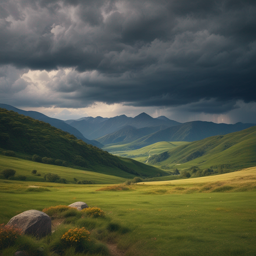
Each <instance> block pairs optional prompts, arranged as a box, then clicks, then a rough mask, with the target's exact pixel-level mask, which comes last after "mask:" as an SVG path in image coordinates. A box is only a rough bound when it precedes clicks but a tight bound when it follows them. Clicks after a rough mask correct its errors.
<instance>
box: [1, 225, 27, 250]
mask: <svg viewBox="0 0 256 256" xmlns="http://www.w3.org/2000/svg"><path fill="white" fill-rule="evenodd" d="M21 234H22V230H21V229H19V228H16V227H14V226H7V225H6V226H5V225H4V224H1V225H0V249H3V248H6V247H8V246H11V245H12V244H14V243H15V241H16V239H17V238H18V237H19V236H20V235H21Z"/></svg>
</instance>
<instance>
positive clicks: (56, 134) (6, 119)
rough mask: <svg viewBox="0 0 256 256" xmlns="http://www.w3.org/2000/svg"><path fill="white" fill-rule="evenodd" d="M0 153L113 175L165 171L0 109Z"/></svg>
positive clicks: (146, 174)
mask: <svg viewBox="0 0 256 256" xmlns="http://www.w3.org/2000/svg"><path fill="white" fill-rule="evenodd" d="M0 140H1V148H2V150H0V152H3V151H4V150H12V151H15V152H16V155H17V156H21V154H23V155H25V156H26V157H28V158H30V159H31V157H32V159H33V160H35V161H38V162H43V163H48V164H56V165H65V166H67V165H69V166H78V167H82V168H86V169H87V170H92V171H98V172H104V173H105V171H104V170H105V169H107V170H108V171H109V170H112V173H115V174H114V175H116V176H121V177H123V176H124V173H126V174H131V175H134V176H138V175H142V176H159V175H164V174H165V173H164V172H163V171H161V170H158V169H156V168H153V167H149V166H147V165H143V164H141V163H138V162H136V161H133V160H124V159H121V158H118V157H116V156H113V155H111V154H109V153H108V152H106V151H103V150H101V149H99V148H97V147H94V146H92V145H89V144H86V143H85V142H83V141H82V140H78V139H77V138H76V137H75V136H73V135H70V134H69V133H66V132H63V131H62V130H59V129H57V128H55V127H52V126H51V125H49V124H47V123H44V122H42V121H37V120H35V119H32V118H30V117H27V116H23V115H19V114H17V113H15V112H13V111H7V110H5V109H0ZM3 149H4V150H3Z"/></svg>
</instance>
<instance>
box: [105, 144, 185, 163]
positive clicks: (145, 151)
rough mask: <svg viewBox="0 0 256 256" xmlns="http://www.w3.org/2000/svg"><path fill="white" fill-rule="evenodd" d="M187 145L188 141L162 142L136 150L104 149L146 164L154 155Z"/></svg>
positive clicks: (119, 147) (119, 146) (113, 147)
mask: <svg viewBox="0 0 256 256" xmlns="http://www.w3.org/2000/svg"><path fill="white" fill-rule="evenodd" d="M187 143H188V142H186V141H173V142H170V141H161V142H157V143H154V144H152V145H149V146H146V147H143V148H139V149H135V150H125V148H124V145H112V146H108V147H106V148H104V149H105V150H109V151H110V152H111V153H112V154H115V155H118V156H123V157H128V158H132V159H134V160H136V161H140V162H142V163H146V162H147V160H148V158H149V157H150V156H152V155H155V154H161V153H163V152H165V151H168V150H170V149H173V148H175V147H178V146H181V145H185V144H187Z"/></svg>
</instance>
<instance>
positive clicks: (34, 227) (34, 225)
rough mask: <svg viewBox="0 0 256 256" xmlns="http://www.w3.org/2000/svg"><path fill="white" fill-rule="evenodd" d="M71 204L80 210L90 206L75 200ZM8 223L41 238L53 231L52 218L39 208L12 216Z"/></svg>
mask: <svg viewBox="0 0 256 256" xmlns="http://www.w3.org/2000/svg"><path fill="white" fill-rule="evenodd" d="M69 206H70V207H75V208H77V210H79V211H81V210H82V209H84V208H88V205H87V204H86V203H84V202H75V203H73V204H70V205H69ZM7 225H9V226H15V227H17V228H20V229H21V230H22V232H23V233H24V234H26V235H33V236H36V237H39V238H40V237H44V236H46V235H48V234H51V231H52V227H51V226H52V223H51V218H50V217H49V216H48V215H47V214H46V213H44V212H41V211H38V210H28V211H25V212H22V213H20V214H18V215H16V216H14V217H12V218H11V219H10V220H9V222H8V223H7Z"/></svg>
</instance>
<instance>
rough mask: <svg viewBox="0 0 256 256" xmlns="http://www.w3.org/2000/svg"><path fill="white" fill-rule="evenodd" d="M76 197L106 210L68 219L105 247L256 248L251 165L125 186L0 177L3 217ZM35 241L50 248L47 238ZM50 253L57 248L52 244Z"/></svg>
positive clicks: (227, 251)
mask: <svg viewBox="0 0 256 256" xmlns="http://www.w3.org/2000/svg"><path fill="white" fill-rule="evenodd" d="M46 166H47V165H46ZM54 167H55V168H58V167H56V166H54ZM24 169H25V168H24ZM87 175H88V174H87ZM101 175H102V174H101ZM99 178H100V176H99ZM119 183H120V182H119ZM120 188H123V189H122V190H120ZM75 201H84V202H86V203H87V204H88V205H89V206H97V207H100V208H101V209H102V210H103V211H104V212H105V213H106V218H105V219H92V218H85V219H83V220H73V222H72V221H71V220H70V223H71V222H72V225H74V226H76V225H80V226H81V223H82V225H83V226H85V227H86V228H87V229H89V230H90V232H91V234H92V236H93V237H94V238H95V239H98V240H99V241H100V242H101V243H103V244H105V245H106V246H107V247H108V248H109V254H108V255H125V256H137V255H138V256H139V255H145V256H146V255H147V256H148V255H151V256H159V255H163V256H164V255H166V256H167V255H168V256H169V255H179V256H185V255H189V256H191V255H195V256H197V255H214V256H216V255H225V256H231V255H232V256H233V255H239V256H240V255H255V254H256V243H255V239H256V167H253V168H248V169H244V170H242V171H238V172H233V173H228V174H222V175H216V176H208V177H200V178H190V179H184V180H175V181H165V182H143V183H139V184H136V185H130V186H125V185H124V184H123V185H113V184H112V185H106V184H93V185H91V184H90V185H77V184H57V183H46V182H37V181H16V180H4V179H2V180H0V203H1V211H0V219H1V223H7V222H8V220H9V219H10V218H11V217H12V216H14V215H16V214H18V213H20V212H22V211H25V210H28V209H37V210H42V209H43V208H45V207H50V206H56V205H69V204H70V203H73V202H75ZM69 218H71V217H69ZM65 225H66V227H67V228H69V227H70V225H71V224H68V221H67V223H66V224H65V222H64V224H61V225H59V226H58V227H57V228H56V233H57V232H60V231H58V229H61V228H63V227H65ZM109 227H112V229H111V228H109ZM114 227H117V229H115V228H114ZM120 227H121V228H120ZM37 242H38V243H41V246H45V247H46V248H47V246H48V244H47V243H51V240H50V239H48V240H47V239H42V241H37ZM11 249H12V248H9V249H5V250H3V251H2V255H3V256H5V255H11V254H8V253H10V252H11ZM67 253H69V255H85V254H81V253H80V254H79V253H77V254H76V253H75V252H74V251H72V250H70V251H69V252H66V254H64V255H68V254H67ZM47 255H58V254H56V253H53V252H51V251H49V254H47ZM86 255H106V252H105V254H103V253H100V252H98V253H95V254H93V253H87V254H86Z"/></svg>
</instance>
